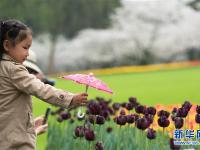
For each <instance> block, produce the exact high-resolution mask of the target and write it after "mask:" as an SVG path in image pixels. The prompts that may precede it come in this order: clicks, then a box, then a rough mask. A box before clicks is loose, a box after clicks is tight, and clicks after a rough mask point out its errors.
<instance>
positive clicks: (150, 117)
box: [144, 114, 154, 124]
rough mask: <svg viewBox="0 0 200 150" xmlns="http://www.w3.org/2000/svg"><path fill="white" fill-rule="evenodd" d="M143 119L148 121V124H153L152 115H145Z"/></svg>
mask: <svg viewBox="0 0 200 150" xmlns="http://www.w3.org/2000/svg"><path fill="white" fill-rule="evenodd" d="M144 117H145V118H146V119H147V120H148V122H149V124H152V123H153V117H154V116H153V115H151V114H145V115H144Z"/></svg>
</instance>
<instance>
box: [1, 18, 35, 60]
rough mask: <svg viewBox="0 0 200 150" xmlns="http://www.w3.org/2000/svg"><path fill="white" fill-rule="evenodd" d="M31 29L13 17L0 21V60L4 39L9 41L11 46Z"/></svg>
mask: <svg viewBox="0 0 200 150" xmlns="http://www.w3.org/2000/svg"><path fill="white" fill-rule="evenodd" d="M28 33H31V34H32V32H31V29H30V28H29V27H28V26H26V25H25V24H23V23H22V22H20V21H18V20H14V19H8V20H1V21H0V61H1V59H2V56H3V53H5V49H4V46H3V42H4V40H8V41H9V42H11V44H12V46H15V45H16V44H17V43H19V42H21V41H23V40H24V39H25V38H26V37H27V35H28Z"/></svg>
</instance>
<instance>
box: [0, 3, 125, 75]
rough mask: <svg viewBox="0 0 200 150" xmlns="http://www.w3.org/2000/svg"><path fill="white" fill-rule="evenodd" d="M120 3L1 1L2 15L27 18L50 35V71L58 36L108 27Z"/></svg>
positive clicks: (38, 28)
mask: <svg viewBox="0 0 200 150" xmlns="http://www.w3.org/2000/svg"><path fill="white" fill-rule="evenodd" d="M120 5H121V3H120V0H59V1H57V0H29V1H26V0H9V1H7V0H1V2H0V18H16V19H19V20H21V21H23V22H24V23H26V24H28V25H29V26H30V27H31V28H32V29H33V32H34V36H37V35H39V34H42V33H49V34H50V40H51V46H50V52H49V57H48V73H52V72H54V55H55V49H56V48H55V46H56V41H57V39H58V36H59V35H63V36H64V37H66V38H68V39H71V38H73V37H74V36H76V35H77V33H78V32H79V31H80V30H82V29H84V28H95V29H98V28H107V27H108V26H109V25H110V18H109V16H110V14H112V13H114V11H115V8H117V7H119V6H120Z"/></svg>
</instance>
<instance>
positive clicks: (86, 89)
mask: <svg viewBox="0 0 200 150" xmlns="http://www.w3.org/2000/svg"><path fill="white" fill-rule="evenodd" d="M88 88H89V86H88V85H86V88H85V93H87V91H88Z"/></svg>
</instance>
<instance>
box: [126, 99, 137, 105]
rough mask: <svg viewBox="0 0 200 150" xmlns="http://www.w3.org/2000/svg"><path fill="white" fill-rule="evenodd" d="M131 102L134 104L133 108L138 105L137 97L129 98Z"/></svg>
mask: <svg viewBox="0 0 200 150" xmlns="http://www.w3.org/2000/svg"><path fill="white" fill-rule="evenodd" d="M128 100H129V102H130V103H131V104H133V106H136V105H137V99H136V97H129V99H128Z"/></svg>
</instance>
